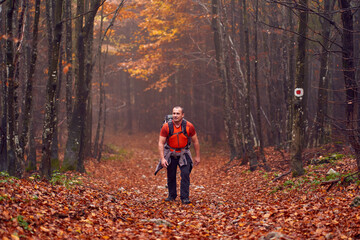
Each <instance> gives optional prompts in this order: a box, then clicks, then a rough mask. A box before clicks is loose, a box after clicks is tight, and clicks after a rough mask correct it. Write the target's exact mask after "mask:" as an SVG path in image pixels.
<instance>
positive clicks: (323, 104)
mask: <svg viewBox="0 0 360 240" xmlns="http://www.w3.org/2000/svg"><path fill="white" fill-rule="evenodd" d="M334 3H335V1H334V0H328V1H324V15H325V16H326V19H320V22H322V24H321V26H322V34H321V35H322V36H323V37H322V45H323V47H322V49H321V54H320V76H319V78H320V79H319V88H318V102H317V112H316V115H315V121H314V122H315V126H314V128H315V129H314V146H315V147H317V146H320V145H322V144H324V143H325V142H326V136H327V134H326V129H327V128H326V126H325V116H326V115H327V110H328V107H327V104H328V87H329V74H328V71H329V63H328V59H329V48H330V41H329V38H330V26H331V25H330V22H329V21H330V20H332V14H331V13H330V12H331V11H332V10H333V9H334ZM328 19H329V20H328Z"/></svg>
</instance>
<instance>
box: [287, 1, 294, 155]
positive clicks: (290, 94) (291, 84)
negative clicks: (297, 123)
mask: <svg viewBox="0 0 360 240" xmlns="http://www.w3.org/2000/svg"><path fill="white" fill-rule="evenodd" d="M292 11H293V10H292V9H291V8H288V18H289V20H288V21H289V30H290V31H292V32H293V31H294V20H293V12H292ZM294 43H295V37H294V34H290V36H289V39H288V43H287V48H288V49H289V50H288V71H289V74H288V76H289V78H288V85H287V99H285V101H286V147H287V148H289V147H290V145H291V139H292V127H293V121H294V110H293V99H294V96H293V94H294V93H293V91H294V82H295V81H294V66H295V59H294V57H295V48H294Z"/></svg>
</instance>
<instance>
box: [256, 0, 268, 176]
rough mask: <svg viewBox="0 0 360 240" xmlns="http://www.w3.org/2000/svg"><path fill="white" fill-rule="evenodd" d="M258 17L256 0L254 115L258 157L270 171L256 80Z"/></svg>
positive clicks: (257, 0)
mask: <svg viewBox="0 0 360 240" xmlns="http://www.w3.org/2000/svg"><path fill="white" fill-rule="evenodd" d="M258 19H259V0H256V6H255V29H254V34H255V39H254V50H255V63H254V80H255V91H256V117H257V119H256V120H257V122H256V123H257V124H256V125H257V131H258V135H259V154H260V158H261V159H262V161H263V163H264V169H265V170H266V171H270V167H269V166H268V165H267V162H266V157H265V154H264V138H263V130H262V125H261V103H260V93H259V83H258V82H259V80H258V71H259V70H258Z"/></svg>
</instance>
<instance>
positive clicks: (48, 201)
mask: <svg viewBox="0 0 360 240" xmlns="http://www.w3.org/2000/svg"><path fill="white" fill-rule="evenodd" d="M139 139H140V138H139V137H138V136H117V137H114V138H109V139H108V141H107V143H108V144H107V147H106V149H105V150H106V152H105V153H104V155H103V158H104V160H103V161H102V162H101V163H97V162H95V161H93V160H89V161H87V162H86V170H87V174H84V175H81V176H79V175H74V174H68V175H67V176H68V178H67V179H68V180H69V179H70V180H71V181H67V182H66V181H64V179H63V178H59V176H63V175H59V176H58V178H59V179H58V180H59V181H58V182H59V183H60V184H59V183H58V184H56V183H55V184H50V183H49V182H47V181H40V180H33V179H31V178H30V179H20V180H19V179H9V178H4V177H1V179H0V180H1V181H0V237H3V239H11V238H12V239H260V238H261V237H264V236H267V235H268V234H270V233H272V234H277V235H276V236H277V238H275V239H357V238H358V237H359V234H360V213H359V212H360V211H358V210H359V207H357V208H352V207H350V203H351V201H352V199H353V198H354V196H355V195H356V194H358V192H359V189H358V185H356V184H355V183H351V182H350V183H349V184H348V185H346V186H334V187H333V188H332V189H331V190H330V191H328V192H327V191H326V189H327V188H328V186H329V185H325V186H322V185H320V184H319V183H320V181H321V180H322V179H323V177H324V173H325V172H327V171H328V169H329V168H330V167H331V168H334V169H336V170H338V171H340V170H342V171H352V170H354V169H352V168H354V167H355V164H354V160H353V159H351V158H346V157H344V158H343V159H342V160H341V161H336V162H333V163H331V164H330V165H329V164H323V165H319V166H320V167H316V169H310V168H307V174H306V175H305V176H303V177H300V178H297V179H294V178H291V177H290V176H286V177H284V178H282V179H281V180H280V181H277V182H272V181H271V180H273V179H274V178H275V177H276V176H277V175H278V174H279V173H282V172H284V171H279V170H278V169H279V168H275V165H279V164H282V165H284V160H283V159H282V156H281V154H280V153H279V152H278V151H274V150H273V149H268V150H267V159H268V161H269V163H271V164H270V165H272V167H273V169H277V170H276V171H272V172H268V173H267V172H264V171H262V170H261V169H259V170H257V171H255V172H250V171H248V166H238V165H237V166H233V167H232V168H226V167H225V166H226V163H227V159H228V155H227V154H226V152H224V150H218V149H213V148H211V147H207V146H204V145H203V146H202V150H201V152H202V159H201V164H200V165H199V166H197V167H195V168H194V169H193V172H192V173H191V187H190V199H191V201H192V204H190V205H183V204H181V202H180V200H179V199H177V201H176V202H171V203H168V202H165V201H164V199H165V198H166V196H167V189H166V186H165V185H166V171H165V170H161V171H160V172H159V173H158V175H157V176H154V170H155V167H156V164H157V162H158V153H157V135H156V134H153V135H145V136H142V137H141V140H139ZM282 167H283V168H284V169H286V166H282ZM76 181H78V183H79V184H76ZM65 182H66V184H64V183H65ZM53 183H54V182H53Z"/></svg>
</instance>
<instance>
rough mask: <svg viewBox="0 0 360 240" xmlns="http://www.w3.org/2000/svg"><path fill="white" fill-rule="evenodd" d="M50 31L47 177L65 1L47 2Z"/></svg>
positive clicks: (44, 165)
mask: <svg viewBox="0 0 360 240" xmlns="http://www.w3.org/2000/svg"><path fill="white" fill-rule="evenodd" d="M46 7H47V14H46V15H47V19H48V25H49V26H51V28H50V29H49V31H48V34H49V35H50V36H48V38H49V57H50V59H49V73H48V82H47V85H46V103H45V120H44V128H43V134H42V144H43V147H42V158H41V168H40V170H41V175H42V176H43V177H46V178H50V177H51V145H52V139H53V133H54V129H55V124H56V109H55V104H56V88H57V84H58V61H59V52H60V43H61V34H62V22H61V17H62V10H63V1H62V0H56V1H55V3H48V4H47V6H46Z"/></svg>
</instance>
